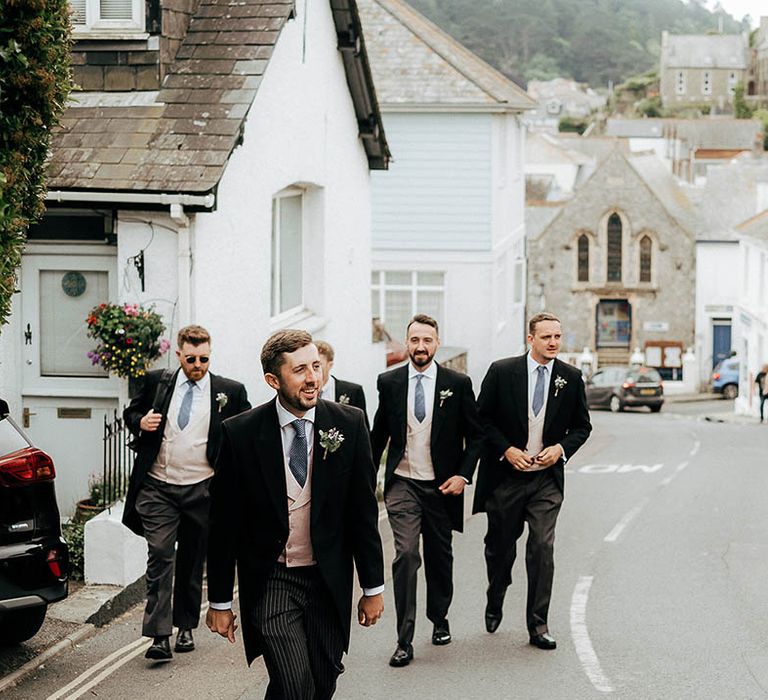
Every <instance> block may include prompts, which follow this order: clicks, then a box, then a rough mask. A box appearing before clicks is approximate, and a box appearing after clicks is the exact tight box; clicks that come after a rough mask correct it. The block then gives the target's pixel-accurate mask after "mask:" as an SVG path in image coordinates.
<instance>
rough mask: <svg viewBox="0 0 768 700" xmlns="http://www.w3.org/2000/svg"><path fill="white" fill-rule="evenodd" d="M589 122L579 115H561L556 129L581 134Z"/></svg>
mask: <svg viewBox="0 0 768 700" xmlns="http://www.w3.org/2000/svg"><path fill="white" fill-rule="evenodd" d="M588 126H589V122H588V121H587V120H586V119H581V118H579V117H563V118H562V119H561V120H560V122H559V123H558V125H557V130H558V131H561V132H565V133H576V134H579V135H581V134H583V133H584V132H585V131H586V130H587V127H588Z"/></svg>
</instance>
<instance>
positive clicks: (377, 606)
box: [357, 593, 384, 627]
mask: <svg viewBox="0 0 768 700" xmlns="http://www.w3.org/2000/svg"><path fill="white" fill-rule="evenodd" d="M383 612H384V594H383V593H379V594H378V595H364V596H362V597H361V598H360V602H359V603H358V604H357V621H358V622H359V623H360V624H361V625H362V626H363V627H370V626H371V625H375V624H376V620H378V619H379V618H380V617H381V613H383Z"/></svg>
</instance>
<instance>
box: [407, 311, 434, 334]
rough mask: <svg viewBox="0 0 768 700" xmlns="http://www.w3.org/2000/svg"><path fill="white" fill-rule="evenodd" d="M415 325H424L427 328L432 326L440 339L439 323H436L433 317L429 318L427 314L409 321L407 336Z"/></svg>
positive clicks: (416, 316)
mask: <svg viewBox="0 0 768 700" xmlns="http://www.w3.org/2000/svg"><path fill="white" fill-rule="evenodd" d="M414 323H423V324H424V325H425V326H432V328H434V329H435V335H436V336H438V338H439V337H440V331H439V330H438V327H437V321H435V319H434V318H432V317H431V316H427V314H416V315H415V316H414V317H413V318H412V319H411V320H410V321H408V325H407V326H406V327H405V335H406V336H407V335H408V331H410V330H411V326H412V325H413V324H414Z"/></svg>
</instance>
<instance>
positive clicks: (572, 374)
mask: <svg viewBox="0 0 768 700" xmlns="http://www.w3.org/2000/svg"><path fill="white" fill-rule="evenodd" d="M561 339H562V331H561V328H560V321H559V319H558V318H557V317H556V316H553V315H552V314H548V313H540V314H537V315H536V316H534V317H533V318H531V320H530V321H529V322H528V344H529V345H530V352H529V353H526V354H525V355H521V356H519V357H511V358H508V359H505V360H499V361H497V362H494V363H493V364H492V365H491V366H490V368H489V369H488V373H487V374H486V376H485V379H484V380H483V384H482V387H481V390H480V396H479V398H478V407H479V409H480V415H481V417H482V419H483V424H484V426H485V431H486V450H485V454H484V456H483V459H482V460H481V461H480V470H479V472H478V476H477V489H476V491H475V500H474V512H476V513H477V512H482V511H485V512H486V513H487V514H488V532H487V534H486V536H485V562H486V568H487V573H488V591H487V605H486V608H485V626H486V629H487V630H488V632H495V631H496V630H497V629H498V627H499V624H500V623H501V618H502V606H503V603H504V595H505V593H506V591H507V587H508V586H509V585H510V583H512V565H513V564H514V562H515V554H516V547H517V540H518V538H519V537H520V535H521V534H522V532H523V526H524V524H525V523H526V522H527V523H528V542H527V544H526V556H525V563H526V569H527V573H528V603H527V607H526V621H527V625H528V633H529V638H530V642H531V644H533V645H534V646H536V647H538V648H539V649H555V648H556V646H557V643H556V642H555V640H554V638H553V637H552V636H551V635H550V634H549V627H548V626H547V615H548V612H549V601H550V598H551V595H552V579H553V576H554V542H555V523H556V521H557V515H558V513H559V512H560V506H561V504H562V502H563V487H564V470H563V466H564V465H565V462H566V460H568V459H570V458H571V457H572V456H573V455H574V453H575V452H576V450H578V449H579V448H580V447H581V446H582V445H583V444H584V443H585V442H586V440H587V438H588V437H589V434H590V432H591V430H592V425H591V424H590V422H589V412H588V410H587V400H586V395H585V392H584V382H583V381H582V378H581V372H580V371H579V370H578V369H576V368H575V367H572V366H571V365H569V364H566V363H565V362H561V361H560V360H558V359H556V358H557V354H558V352H559V351H560V344H561Z"/></svg>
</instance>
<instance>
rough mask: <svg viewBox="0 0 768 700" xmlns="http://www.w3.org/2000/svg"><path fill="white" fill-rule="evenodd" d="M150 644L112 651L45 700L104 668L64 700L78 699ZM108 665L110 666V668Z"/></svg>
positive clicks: (202, 608)
mask: <svg viewBox="0 0 768 700" xmlns="http://www.w3.org/2000/svg"><path fill="white" fill-rule="evenodd" d="M237 598H238V587H237V586H235V589H234V597H233V601H235V600H237ZM207 610H208V603H207V602H206V603H203V604H202V605H201V606H200V614H201V615H203V614H205V613H206V611H207ZM151 644H152V642H151V641H150V640H149V639H147V638H146V637H141V638H139V639H136V640H134V641H132V642H131V643H130V644H126V645H125V646H124V647H121V648H120V649H117V650H116V651H113V652H112V653H111V654H110V655H109V656H106V657H104V658H103V659H102V660H101V661H99V662H98V663H95V664H94V665H93V666H91V667H90V668H87V669H86V670H85V671H83V672H82V673H81V674H80V675H79V676H78V677H77V678H75V679H74V680H73V681H72V682H71V683H68V684H67V685H65V686H64V687H63V688H60V689H59V690H57V691H56V692H55V693H53V695H49V696H48V697H47V698H46V700H59V698H63V697H64V696H65V695H66V694H67V693H69V692H70V691H71V690H74V689H75V688H77V687H78V686H80V684H81V683H85V682H86V681H88V679H89V678H90V677H91V676H93V674H94V673H97V672H98V671H99V670H101V669H102V668H104V667H105V666H106V667H107V668H105V669H104V671H102V672H101V673H99V675H98V676H96V677H95V678H94V679H92V680H91V681H89V682H87V683H85V685H83V686H82V687H80V688H79V689H78V690H76V691H75V693H74V694H72V695H66V698H65V700H75V699H76V698H79V697H80V696H81V695H82V694H83V693H85V692H86V691H88V690H90V689H91V688H93V687H95V686H97V685H98V684H99V683H101V681H103V680H104V679H105V678H107V677H109V676H111V675H112V674H113V673H114V672H115V671H117V669H119V668H120V667H121V666H123V665H124V664H126V663H127V662H128V661H130V660H131V659H132V658H134V657H135V656H138V655H139V654H141V653H142V652H144V651H146V650H147V649H148V648H149V647H150V646H151ZM113 662H114V663H113ZM109 664H112V665H111V666H110V665H109Z"/></svg>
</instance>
